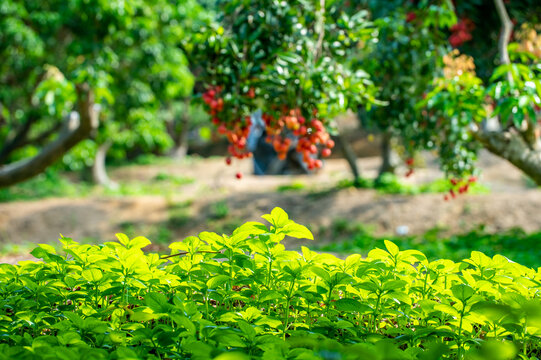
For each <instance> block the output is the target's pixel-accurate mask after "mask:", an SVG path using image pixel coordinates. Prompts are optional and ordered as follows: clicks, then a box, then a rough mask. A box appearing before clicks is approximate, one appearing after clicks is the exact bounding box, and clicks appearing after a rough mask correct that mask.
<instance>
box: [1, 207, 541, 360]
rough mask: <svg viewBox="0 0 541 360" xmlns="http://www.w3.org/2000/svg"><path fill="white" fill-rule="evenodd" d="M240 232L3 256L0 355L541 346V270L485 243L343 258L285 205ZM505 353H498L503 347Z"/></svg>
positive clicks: (403, 355) (368, 352)
mask: <svg viewBox="0 0 541 360" xmlns="http://www.w3.org/2000/svg"><path fill="white" fill-rule="evenodd" d="M263 218H265V220H267V221H268V222H269V223H270V224H271V225H270V226H266V225H264V224H262V223H259V222H248V223H246V224H244V225H242V226H240V227H239V228H237V229H236V230H235V231H234V232H233V233H232V235H230V236H228V235H218V234H216V233H211V232H202V233H200V234H199V235H198V236H197V237H195V236H191V237H188V238H186V239H184V240H183V241H182V242H177V243H173V244H171V245H170V248H171V255H170V256H167V257H162V258H160V256H159V255H158V254H154V253H144V252H143V251H142V249H143V248H145V247H146V246H148V245H150V241H149V240H147V239H146V238H143V237H136V238H134V239H129V238H128V237H127V236H125V235H123V234H117V237H118V242H108V243H105V244H103V245H95V246H90V245H79V244H77V243H76V242H74V241H73V240H71V239H68V238H62V239H60V241H61V242H62V244H63V254H57V253H56V252H55V250H54V248H52V247H51V246H48V245H40V246H39V247H37V248H36V249H34V250H33V251H32V254H33V255H34V256H35V257H37V258H40V259H42V260H43V261H40V262H33V261H25V262H22V263H20V264H19V265H8V264H2V265H0V285H1V286H0V301H1V302H2V313H1V314H0V349H1V352H0V356H1V357H2V358H10V359H11V358H32V359H47V358H70V359H77V358H96V359H117V358H133V359H136V358H141V359H155V358H168V359H187V358H191V359H211V358H217V359H229V358H231V359H233V358H235V359H239V358H241V359H242V358H243V357H245V358H262V359H329V358H333V359H366V358H374V359H447V358H449V359H456V358H464V357H465V356H466V357H474V356H475V357H477V358H479V357H481V358H482V357H483V356H486V355H487V354H495V353H496V354H498V357H497V358H498V359H513V358H515V357H516V356H519V358H522V359H527V358H530V357H535V356H537V357H539V356H540V351H541V349H540V347H539V344H540V341H539V340H540V335H541V318H540V316H539V314H541V301H540V296H539V294H540V280H541V273H540V272H539V270H538V271H536V270H533V269H530V268H527V267H524V266H522V265H519V264H517V263H514V262H511V261H509V260H508V259H507V258H505V257H504V256H501V255H496V256H494V257H493V258H490V257H487V256H485V255H484V254H482V253H480V252H477V251H474V252H472V254H471V256H470V257H469V258H468V259H465V260H463V261H462V262H458V263H455V262H453V261H451V260H444V259H441V260H436V261H428V260H427V259H426V257H425V255H424V254H422V253H421V252H419V251H416V250H405V251H400V249H399V248H398V247H397V246H396V245H395V244H394V243H392V242H390V241H385V242H384V245H385V249H374V250H372V251H370V252H369V253H368V256H367V257H366V258H363V257H361V256H360V255H351V256H349V257H348V258H347V259H345V260H341V259H338V258H336V257H334V256H332V255H329V254H318V253H316V252H313V251H311V250H309V249H308V248H306V247H303V248H302V251H301V252H296V251H287V250H285V248H284V246H283V245H282V244H280V242H281V241H282V240H283V239H284V238H285V237H286V236H289V237H298V238H309V239H310V238H312V236H311V234H310V232H309V231H308V230H307V229H306V228H305V227H304V226H302V225H299V224H296V223H295V222H293V221H291V220H290V219H289V218H288V216H287V214H286V213H285V212H284V211H283V210H282V209H279V208H275V209H274V210H273V211H272V212H271V213H270V214H267V215H264V216H263ZM494 358H496V357H494Z"/></svg>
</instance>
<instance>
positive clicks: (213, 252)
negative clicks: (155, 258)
mask: <svg viewBox="0 0 541 360" xmlns="http://www.w3.org/2000/svg"><path fill="white" fill-rule="evenodd" d="M188 254H189V252H187V251H186V252H181V253H178V254H173V255H167V256H162V257H161V258H160V260H165V259H169V258H172V257H176V256H184V255H188ZM195 254H221V252H220V251H196V252H195Z"/></svg>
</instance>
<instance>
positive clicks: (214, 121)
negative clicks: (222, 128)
mask: <svg viewBox="0 0 541 360" xmlns="http://www.w3.org/2000/svg"><path fill="white" fill-rule="evenodd" d="M212 123H213V124H214V125H218V124H220V119H218V118H217V117H213V118H212Z"/></svg>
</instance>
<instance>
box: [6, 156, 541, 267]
mask: <svg viewBox="0 0 541 360" xmlns="http://www.w3.org/2000/svg"><path fill="white" fill-rule="evenodd" d="M480 163H481V168H482V175H481V177H480V181H481V183H482V184H484V185H486V186H487V187H489V188H490V189H491V192H490V193H489V194H484V195H473V194H467V195H460V196H457V198H456V199H454V200H451V201H444V200H443V194H420V195H414V196H410V195H384V194H380V193H378V192H377V191H375V190H367V189H354V188H343V189H339V188H337V187H336V184H337V183H338V182H339V181H340V180H342V179H348V178H349V177H350V173H349V170H348V167H347V163H346V161H345V160H343V159H331V160H327V161H326V162H325V166H324V168H323V170H321V171H320V172H319V173H317V174H315V175H312V176H265V177H256V176H253V175H251V170H252V162H251V160H250V159H248V160H243V161H234V162H233V164H232V165H231V166H226V164H225V162H224V158H207V159H203V158H191V159H189V160H185V161H181V162H179V163H174V164H168V165H145V166H128V167H122V168H118V169H113V170H112V171H110V176H111V177H112V178H113V179H114V180H115V181H118V182H120V183H122V182H129V181H141V182H150V181H152V179H155V177H156V176H157V175H159V174H163V173H167V174H171V175H173V176H182V177H190V178H193V179H194V181H193V183H191V184H187V185H183V186H182V187H181V188H180V190H179V191H178V193H174V194H172V195H171V194H170V193H169V194H167V195H164V196H148V195H145V196H133V197H112V196H99V197H97V196H86V197H81V198H49V199H44V200H36V201H20V202H10V203H1V204H0V245H1V246H2V248H3V249H4V250H3V255H0V262H16V261H19V260H22V259H28V258H29V257H30V256H29V255H28V253H27V252H26V248H28V247H31V246H33V244H36V243H55V242H56V239H57V238H58V237H59V234H63V235H64V236H68V237H72V238H73V239H75V240H77V241H83V242H84V241H88V242H103V241H112V240H113V239H114V234H115V233H116V232H127V233H128V235H130V236H135V235H136V234H137V235H144V236H147V237H148V238H149V239H150V240H151V241H153V243H160V241H159V240H160V239H161V238H160V239H157V237H160V236H161V237H162V238H163V237H164V235H163V233H164V232H163V231H162V232H160V230H163V229H167V231H166V232H165V238H166V240H165V241H163V239H161V240H162V243H161V245H159V246H160V247H159V248H154V249H153V250H160V251H164V253H165V252H166V251H167V249H166V248H167V243H166V242H167V241H178V240H180V239H183V238H184V237H186V236H188V235H195V234H197V233H198V232H200V231H203V230H209V231H224V232H227V231H230V229H232V228H234V227H235V226H238V225H240V224H241V223H243V222H245V221H249V220H256V221H258V220H259V219H258V216H259V215H260V214H264V213H267V212H269V211H270V210H271V209H272V208H273V207H275V206H279V207H282V208H283V209H285V210H286V211H287V212H288V213H289V215H290V217H291V218H293V219H294V220H295V221H296V222H298V223H301V224H305V225H307V226H308V227H309V228H310V229H311V230H312V231H313V232H314V235H315V238H316V241H318V242H320V243H324V242H332V241H333V239H332V238H330V235H328V234H329V232H328V231H325V230H324V229H325V228H328V226H329V225H330V224H331V223H332V222H333V221H336V220H342V221H344V220H345V221H349V222H354V223H363V224H368V225H370V226H372V228H373V229H374V232H375V234H379V235H385V234H393V233H395V232H396V231H397V229H402V231H404V229H407V231H408V233H409V234H421V233H424V232H425V231H427V230H429V229H431V228H434V227H435V226H440V227H444V228H446V229H447V230H446V233H447V234H450V233H462V232H465V231H467V230H469V229H472V228H474V227H476V226H478V225H479V224H485V225H486V228H487V230H489V231H499V230H504V229H509V228H512V227H517V226H518V227H521V228H523V229H524V230H526V231H537V230H539V229H540V228H541V222H540V218H539V209H540V208H541V191H539V190H537V189H535V188H532V187H531V185H530V186H528V184H527V181H526V180H525V179H524V177H523V176H522V175H521V173H520V172H519V171H518V170H516V169H514V168H513V167H512V166H511V165H509V164H507V163H506V162H504V161H501V160H499V159H497V158H495V157H494V156H492V155H490V154H488V153H484V154H482V156H481V160H480ZM359 165H360V167H361V169H362V173H363V176H365V177H367V178H373V177H375V175H376V173H377V168H378V166H379V158H378V157H366V158H361V159H359ZM406 171H407V169H405V168H404V169H399V170H398V173H399V174H404V173H405V172H406ZM237 172H241V173H242V174H243V176H242V179H240V180H238V179H237V178H236V176H235V174H236V173H237ZM441 176H442V175H441V173H440V172H439V171H438V170H437V165H436V164H435V163H434V162H433V161H432V160H427V161H426V167H425V168H421V169H417V170H416V171H415V173H414V175H413V176H411V177H408V178H405V177H403V181H404V182H407V183H419V184H420V183H426V182H429V181H431V180H434V179H437V178H441ZM292 184H293V185H292ZM280 186H282V187H283V188H284V187H287V186H289V190H283V188H282V191H278V190H277V189H278V188H279V187H280ZM406 227H407V228H406ZM130 232H131V234H130ZM159 234H162V235H159ZM288 245H289V246H290V247H297V246H298V245H299V242H289V243H288ZM10 249H11V250H10Z"/></svg>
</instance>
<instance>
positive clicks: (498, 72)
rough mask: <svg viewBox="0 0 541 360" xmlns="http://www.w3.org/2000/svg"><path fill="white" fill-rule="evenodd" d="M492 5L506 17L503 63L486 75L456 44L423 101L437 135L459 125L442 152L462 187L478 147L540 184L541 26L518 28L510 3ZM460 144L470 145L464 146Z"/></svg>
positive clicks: (500, 49) (503, 21)
mask: <svg viewBox="0 0 541 360" xmlns="http://www.w3.org/2000/svg"><path fill="white" fill-rule="evenodd" d="M493 6H494V7H493V11H494V12H496V13H497V14H498V16H499V18H500V20H501V31H500V37H499V42H498V44H499V47H498V58H497V61H498V63H499V64H500V65H499V66H497V67H496V68H495V69H494V70H493V71H492V75H491V76H490V78H489V79H487V80H484V81H483V79H481V78H480V77H478V75H477V73H476V66H475V64H474V58H472V57H470V56H467V55H463V54H462V55H461V54H460V52H458V50H455V51H454V52H453V53H451V54H449V55H447V56H446V58H445V60H446V63H445V70H446V72H445V73H444V76H442V77H440V78H438V79H436V81H435V82H434V86H433V89H432V91H431V92H430V93H429V94H428V96H427V97H426V99H425V100H424V101H422V102H420V104H419V105H420V106H421V107H424V108H425V109H426V110H427V111H426V113H429V114H431V115H433V118H435V119H437V120H436V122H430V121H427V129H428V132H429V133H432V134H433V137H436V136H440V132H439V131H434V130H431V128H432V129H434V128H438V129H441V124H448V126H452V127H454V128H455V129H456V130H454V134H455V136H454V137H448V138H447V139H446V142H445V143H446V144H447V149H446V151H445V152H444V153H443V156H444V159H447V161H446V162H447V164H448V168H447V169H446V170H447V171H448V173H450V174H452V175H455V179H451V180H452V181H453V185H455V186H456V187H458V190H459V191H461V190H462V191H464V190H467V182H465V181H464V180H463V179H464V175H466V174H468V173H471V172H472V171H474V163H473V162H471V161H468V160H469V159H474V158H475V150H476V149H477V148H479V147H484V148H485V149H487V150H489V151H490V152H492V153H493V154H495V155H497V156H499V157H501V158H503V159H505V160H507V161H509V162H510V163H512V164H513V165H515V166H516V167H517V168H518V169H520V170H521V171H523V172H524V173H525V174H526V175H528V176H529V177H531V178H532V180H534V181H535V182H536V183H537V184H539V185H541V142H540V139H539V135H540V129H539V120H541V113H540V110H541V108H540V106H541V64H540V63H541V61H540V60H541V53H540V51H539V45H540V44H541V31H540V30H541V29H539V26H538V25H535V24H528V23H524V24H521V25H520V26H519V27H518V29H515V31H514V32H513V31H512V30H513V22H512V21H511V19H510V17H509V14H508V11H507V8H506V4H505V3H504V2H503V1H501V0H494V3H493ZM510 40H512V41H511V43H510ZM535 44H537V46H536V45H535ZM427 119H428V117H427ZM488 119H490V120H488ZM487 122H490V123H491V124H492V126H487ZM457 147H462V149H466V151H464V152H459V151H457ZM461 179H462V180H461ZM451 195H454V193H451Z"/></svg>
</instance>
